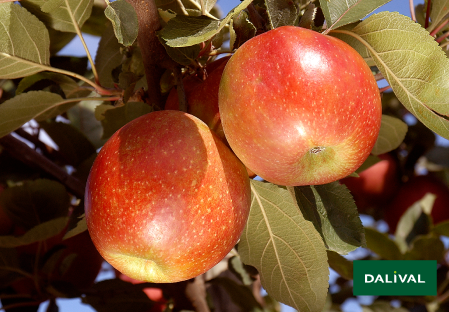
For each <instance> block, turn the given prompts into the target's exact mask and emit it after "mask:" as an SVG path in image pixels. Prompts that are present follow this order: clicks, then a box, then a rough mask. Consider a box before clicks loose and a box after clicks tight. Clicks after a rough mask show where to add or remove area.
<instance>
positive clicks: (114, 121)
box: [96, 102, 153, 139]
mask: <svg viewBox="0 0 449 312" xmlns="http://www.w3.org/2000/svg"><path fill="white" fill-rule="evenodd" d="M104 109H105V110H104ZM97 111H98V112H99V113H100V114H102V115H103V116H104V119H103V120H101V124H102V125H103V130H104V131H103V138H104V139H107V138H109V137H110V136H111V135H113V134H114V133H115V132H116V131H117V130H118V129H120V128H121V127H123V126H124V125H126V124H127V123H128V122H130V121H131V120H133V119H136V118H137V117H140V116H143V115H145V114H148V113H151V112H152V111H153V110H152V108H151V106H149V105H148V104H146V103H142V102H128V103H126V104H125V106H122V107H114V106H112V105H105V104H101V105H99V106H98V107H97V109H96V112H97Z"/></svg>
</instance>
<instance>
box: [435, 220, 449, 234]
mask: <svg viewBox="0 0 449 312" xmlns="http://www.w3.org/2000/svg"><path fill="white" fill-rule="evenodd" d="M432 231H433V233H435V234H436V235H443V236H447V237H449V220H448V221H443V222H440V223H438V224H436V225H435V226H434V228H433V229H432Z"/></svg>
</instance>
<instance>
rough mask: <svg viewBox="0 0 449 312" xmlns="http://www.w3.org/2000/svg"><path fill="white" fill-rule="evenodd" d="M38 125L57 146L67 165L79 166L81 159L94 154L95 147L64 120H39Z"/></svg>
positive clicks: (83, 159)
mask: <svg viewBox="0 0 449 312" xmlns="http://www.w3.org/2000/svg"><path fill="white" fill-rule="evenodd" d="M39 125H40V126H41V127H42V129H44V130H45V132H47V134H48V135H49V136H50V138H51V139H52V140H53V141H54V142H55V143H56V145H57V146H58V150H59V153H60V155H61V156H62V157H64V159H65V160H66V161H67V162H68V164H69V165H72V166H75V167H76V166H79V165H80V164H81V163H82V162H83V161H85V160H86V159H88V158H89V157H90V156H91V155H92V154H95V153H96V152H95V147H94V146H93V145H92V143H91V142H90V141H89V140H88V139H87V138H86V137H85V136H84V135H83V134H82V133H81V132H80V131H79V130H78V129H76V128H75V127H73V126H72V125H70V124H67V123H64V122H55V121H48V122H40V123H39Z"/></svg>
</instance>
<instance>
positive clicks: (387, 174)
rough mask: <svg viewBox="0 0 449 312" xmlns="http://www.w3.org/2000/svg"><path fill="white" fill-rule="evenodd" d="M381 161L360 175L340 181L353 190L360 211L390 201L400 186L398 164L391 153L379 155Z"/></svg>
mask: <svg viewBox="0 0 449 312" xmlns="http://www.w3.org/2000/svg"><path fill="white" fill-rule="evenodd" d="M379 158H380V159H381V161H379V162H378V163H376V164H374V165H372V166H371V167H369V168H368V169H366V170H363V171H362V172H360V173H359V177H357V178H355V177H348V178H344V179H341V180H340V182H341V183H342V184H344V185H346V187H347V188H348V189H349V190H350V191H351V193H352V195H353V196H354V200H355V203H356V205H357V208H358V209H359V211H362V212H364V211H367V210H368V209H369V208H372V207H379V206H383V205H385V204H386V203H388V202H389V201H390V200H391V199H392V198H393V196H394V195H395V194H396V192H397V191H398V189H399V186H400V180H399V175H398V165H397V163H396V160H395V159H394V157H393V156H391V155H390V154H383V155H379Z"/></svg>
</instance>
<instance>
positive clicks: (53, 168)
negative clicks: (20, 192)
mask: <svg viewBox="0 0 449 312" xmlns="http://www.w3.org/2000/svg"><path fill="white" fill-rule="evenodd" d="M0 144H1V145H2V146H3V147H4V148H5V149H6V150H7V151H8V152H9V153H10V154H11V155H12V156H13V157H15V158H17V159H19V160H20V161H21V162H23V163H25V164H27V165H30V166H37V167H39V168H40V169H42V170H43V171H45V172H46V173H48V174H50V175H52V176H53V177H55V178H56V179H57V180H59V181H60V182H61V183H62V184H64V185H65V186H66V187H67V189H68V190H69V191H70V192H72V193H73V194H74V195H75V196H77V197H79V198H84V188H85V183H84V182H82V181H80V180H78V179H77V178H75V177H73V176H71V175H69V174H68V173H67V172H66V171H65V170H64V169H62V168H61V167H59V166H58V165H56V164H55V163H53V162H52V161H51V160H49V159H48V158H47V157H45V156H44V155H42V154H40V153H38V152H36V151H35V150H34V149H32V148H31V147H29V146H28V145H27V144H25V143H24V142H22V141H20V140H19V139H16V138H15V137H13V136H12V135H11V134H8V135H6V136H4V137H2V138H0Z"/></svg>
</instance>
